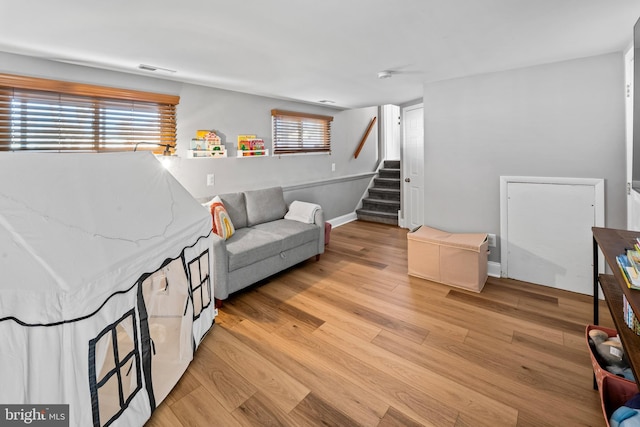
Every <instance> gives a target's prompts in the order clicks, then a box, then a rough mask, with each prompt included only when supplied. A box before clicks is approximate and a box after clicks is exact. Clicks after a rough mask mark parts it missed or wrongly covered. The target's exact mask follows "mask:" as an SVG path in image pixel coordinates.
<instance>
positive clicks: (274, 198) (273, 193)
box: [231, 187, 287, 227]
mask: <svg viewBox="0 0 640 427" xmlns="http://www.w3.org/2000/svg"><path fill="white" fill-rule="evenodd" d="M244 195H245V201H246V204H247V225H248V226H249V227H251V226H253V225H256V224H262V223H264V222H269V221H274V220H276V219H282V218H284V215H285V214H286V213H287V204H286V203H285V201H284V195H283V193H282V187H272V188H265V189H262V190H253V191H245V192H244ZM231 219H232V220H233V217H232V218H231ZM233 223H234V224H235V221H233Z"/></svg>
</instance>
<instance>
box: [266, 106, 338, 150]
mask: <svg viewBox="0 0 640 427" xmlns="http://www.w3.org/2000/svg"><path fill="white" fill-rule="evenodd" d="M271 119H272V121H273V154H275V155H277V154H296V153H327V154H329V153H331V122H332V121H333V117H331V116H322V115H319V114H307V113H298V112H293V111H283V110H271Z"/></svg>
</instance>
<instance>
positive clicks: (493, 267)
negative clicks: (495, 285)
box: [487, 261, 502, 277]
mask: <svg viewBox="0 0 640 427" xmlns="http://www.w3.org/2000/svg"><path fill="white" fill-rule="evenodd" d="M501 272H502V269H501V267H500V263H499V262H495V261H489V262H487V274H488V275H489V276H491V277H502V274H501Z"/></svg>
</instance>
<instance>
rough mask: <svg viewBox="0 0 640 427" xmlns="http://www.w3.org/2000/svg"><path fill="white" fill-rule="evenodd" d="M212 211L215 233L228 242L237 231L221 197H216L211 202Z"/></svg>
mask: <svg viewBox="0 0 640 427" xmlns="http://www.w3.org/2000/svg"><path fill="white" fill-rule="evenodd" d="M210 209H211V217H212V218H213V232H214V233H216V234H217V235H218V236H220V237H222V238H223V239H225V240H227V239H228V238H229V237H231V236H232V235H233V233H235V231H236V230H235V228H234V227H233V223H232V222H231V218H229V214H228V213H227V210H226V209H225V207H224V204H223V203H222V200H220V197H218V196H216V197H214V198H213V200H211V207H210Z"/></svg>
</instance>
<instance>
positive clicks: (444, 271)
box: [407, 225, 489, 292]
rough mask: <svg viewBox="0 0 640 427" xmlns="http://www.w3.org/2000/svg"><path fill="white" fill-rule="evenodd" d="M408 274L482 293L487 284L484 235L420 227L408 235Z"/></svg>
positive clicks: (486, 255) (487, 245)
mask: <svg viewBox="0 0 640 427" xmlns="http://www.w3.org/2000/svg"><path fill="white" fill-rule="evenodd" d="M407 246H408V247H407V249H408V256H409V260H408V261H409V262H408V265H409V274H410V275H411V276H416V277H421V278H423V279H428V280H432V281H434V282H439V283H444V284H447V285H451V286H457V287H460V288H464V289H468V290H471V291H474V292H480V291H482V288H483V287H484V284H485V282H486V281H487V261H488V257H489V251H488V248H489V242H488V240H487V234H486V233H448V232H446V231H441V230H437V229H435V228H431V227H427V226H424V225H423V226H422V227H420V228H419V229H417V230H415V231H413V232H411V233H408V234H407Z"/></svg>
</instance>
